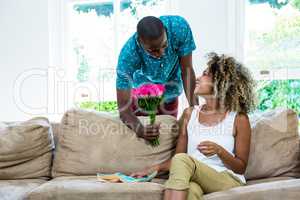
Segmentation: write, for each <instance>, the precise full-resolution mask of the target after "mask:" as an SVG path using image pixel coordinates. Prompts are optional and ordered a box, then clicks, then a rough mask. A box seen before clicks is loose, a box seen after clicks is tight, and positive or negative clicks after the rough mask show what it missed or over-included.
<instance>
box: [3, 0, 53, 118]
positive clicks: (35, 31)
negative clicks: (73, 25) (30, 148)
mask: <svg viewBox="0 0 300 200" xmlns="http://www.w3.org/2000/svg"><path fill="white" fill-rule="evenodd" d="M47 22H48V11H47V0H26V1H24V0H1V1H0V74H1V76H0V91H1V98H0V121H10V120H24V119H28V118H29V117H32V116H33V115H32V114H26V113H24V112H23V111H22V109H23V108H22V107H23V106H21V105H20V107H21V108H18V106H17V105H16V104H15V103H14V98H13V95H14V89H13V88H14V82H15V80H16V79H17V78H18V76H19V75H21V73H22V72H24V71H26V70H31V69H32V68H38V69H47V66H48V54H49V52H48V23H47ZM21 85H22V86H23V88H22V90H21V94H22V97H23V100H22V101H23V102H24V104H26V105H27V107H34V108H36V107H41V106H44V105H46V104H47V98H46V89H45V88H46V87H47V79H45V77H41V76H39V75H35V76H31V78H29V79H28V80H24V82H23V84H21ZM19 97H21V95H19ZM19 100H20V99H19ZM23 110H24V109H23ZM25 112H26V111H25ZM27 112H28V109H27ZM41 114H44V113H41Z"/></svg>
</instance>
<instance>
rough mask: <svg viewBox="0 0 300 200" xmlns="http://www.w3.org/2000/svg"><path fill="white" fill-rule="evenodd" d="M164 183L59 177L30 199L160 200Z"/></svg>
mask: <svg viewBox="0 0 300 200" xmlns="http://www.w3.org/2000/svg"><path fill="white" fill-rule="evenodd" d="M163 188H164V187H163V185H160V184H158V183H151V182H146V183H101V182H99V181H97V179H96V176H77V177H75V176H73V177H58V178H55V179H52V180H51V181H49V182H47V183H45V184H43V185H42V186H41V187H39V188H37V189H36V190H34V191H32V192H31V194H30V195H29V197H28V199H29V200H40V199H64V200H85V199H88V200H93V199H95V200H96V199H97V200H101V199H105V200H117V199H120V200H134V199H138V200H140V199H143V200H156V199H157V200H160V199H162V198H163Z"/></svg>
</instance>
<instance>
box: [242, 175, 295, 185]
mask: <svg viewBox="0 0 300 200" xmlns="http://www.w3.org/2000/svg"><path fill="white" fill-rule="evenodd" d="M291 179H295V178H293V177H283V176H279V177H271V178H261V179H254V180H247V185H254V184H258V183H268V182H272V181H283V180H291Z"/></svg>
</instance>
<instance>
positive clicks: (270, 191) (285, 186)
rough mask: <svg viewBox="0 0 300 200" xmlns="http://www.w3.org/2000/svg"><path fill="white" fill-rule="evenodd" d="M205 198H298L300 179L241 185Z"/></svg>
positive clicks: (276, 199) (222, 199) (261, 199)
mask: <svg viewBox="0 0 300 200" xmlns="http://www.w3.org/2000/svg"><path fill="white" fill-rule="evenodd" d="M204 199H205V200H240V199H247V200H263V199H272V200H282V199H284V200H298V199H300V179H292V180H282V181H272V182H268V183H259V184H254V185H247V186H240V187H236V188H232V189H230V190H226V191H220V192H214V193H211V194H207V195H205V196H204Z"/></svg>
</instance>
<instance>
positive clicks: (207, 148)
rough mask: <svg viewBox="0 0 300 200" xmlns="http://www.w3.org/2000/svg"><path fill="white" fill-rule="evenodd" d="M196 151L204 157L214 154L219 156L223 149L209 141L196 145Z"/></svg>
mask: <svg viewBox="0 0 300 200" xmlns="http://www.w3.org/2000/svg"><path fill="white" fill-rule="evenodd" d="M197 149H198V150H199V151H200V152H201V153H203V154H204V155H205V156H213V155H215V154H217V155H219V154H220V153H221V152H222V150H223V148H222V147H221V146H220V145H218V144H216V143H214V142H211V141H203V142H201V143H200V144H198V146H197Z"/></svg>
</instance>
